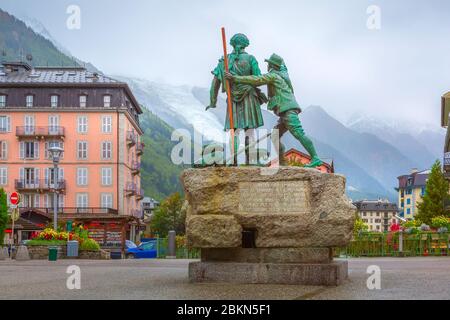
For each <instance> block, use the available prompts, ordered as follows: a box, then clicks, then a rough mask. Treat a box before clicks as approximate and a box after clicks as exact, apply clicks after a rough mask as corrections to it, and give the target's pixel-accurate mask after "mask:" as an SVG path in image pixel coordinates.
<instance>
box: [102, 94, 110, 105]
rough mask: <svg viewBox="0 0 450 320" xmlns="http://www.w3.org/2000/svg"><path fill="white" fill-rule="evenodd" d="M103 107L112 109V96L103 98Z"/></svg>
mask: <svg viewBox="0 0 450 320" xmlns="http://www.w3.org/2000/svg"><path fill="white" fill-rule="evenodd" d="M103 107H105V108H111V96H110V95H104V96H103Z"/></svg>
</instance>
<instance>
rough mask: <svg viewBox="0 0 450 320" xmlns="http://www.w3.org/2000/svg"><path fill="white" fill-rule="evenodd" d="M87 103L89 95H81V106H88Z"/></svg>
mask: <svg viewBox="0 0 450 320" xmlns="http://www.w3.org/2000/svg"><path fill="white" fill-rule="evenodd" d="M86 105H87V96H85V95H81V96H80V108H86Z"/></svg>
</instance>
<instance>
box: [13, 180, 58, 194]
mask: <svg viewBox="0 0 450 320" xmlns="http://www.w3.org/2000/svg"><path fill="white" fill-rule="evenodd" d="M14 185H15V188H16V190H17V191H22V192H23V191H29V192H30V191H31V192H53V191H54V190H55V189H58V190H59V191H60V192H65V191H66V180H64V179H61V180H59V181H58V182H57V183H56V184H55V182H53V181H50V180H48V179H44V180H41V179H34V180H26V179H16V180H15V183H14Z"/></svg>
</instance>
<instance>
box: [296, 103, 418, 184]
mask: <svg viewBox="0 0 450 320" xmlns="http://www.w3.org/2000/svg"><path fill="white" fill-rule="evenodd" d="M301 119H302V122H303V125H304V128H305V130H306V132H307V133H308V134H310V135H311V136H312V137H314V138H316V139H317V140H320V141H324V142H326V143H327V144H328V145H331V146H334V147H335V148H336V149H338V150H339V151H340V152H342V153H343V154H345V156H346V157H347V158H349V159H351V160H352V161H353V162H354V163H356V164H357V165H358V166H359V167H361V168H364V170H365V171H366V172H368V173H369V174H370V175H371V176H372V177H373V178H375V179H376V180H377V181H378V182H379V183H380V184H381V185H382V186H383V187H384V188H385V189H387V190H389V191H390V190H393V188H394V187H395V186H396V184H397V179H396V178H397V177H398V176H399V175H401V174H402V173H404V172H405V170H409V169H410V168H412V167H414V163H413V162H412V161H411V160H410V159H408V158H406V157H405V156H404V155H402V154H401V153H400V152H399V151H398V150H397V149H396V148H395V147H393V146H392V145H390V144H388V143H386V142H384V141H382V140H381V139H379V138H377V137H376V136H374V135H372V134H368V133H358V132H355V131H353V130H351V129H349V128H347V127H345V126H344V125H343V124H341V123H340V122H339V121H337V120H335V119H334V118H332V117H331V116H329V115H328V114H327V113H326V112H325V111H324V110H323V109H322V108H321V107H317V106H312V107H309V108H307V109H306V110H305V111H304V112H303V113H302V115H301Z"/></svg>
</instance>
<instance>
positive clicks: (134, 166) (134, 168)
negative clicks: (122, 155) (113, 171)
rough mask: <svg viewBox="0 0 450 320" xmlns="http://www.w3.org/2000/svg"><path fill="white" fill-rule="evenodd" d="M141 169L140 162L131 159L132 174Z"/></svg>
mask: <svg viewBox="0 0 450 320" xmlns="http://www.w3.org/2000/svg"><path fill="white" fill-rule="evenodd" d="M140 171H141V163H140V162H139V161H133V162H132V163H131V172H132V173H133V174H138V173H139V172H140Z"/></svg>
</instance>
